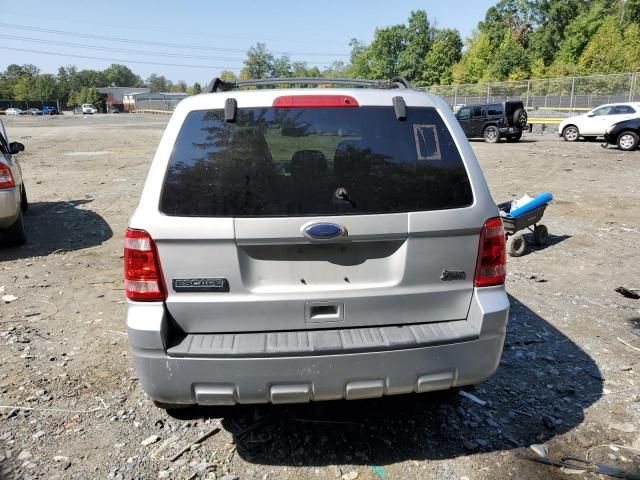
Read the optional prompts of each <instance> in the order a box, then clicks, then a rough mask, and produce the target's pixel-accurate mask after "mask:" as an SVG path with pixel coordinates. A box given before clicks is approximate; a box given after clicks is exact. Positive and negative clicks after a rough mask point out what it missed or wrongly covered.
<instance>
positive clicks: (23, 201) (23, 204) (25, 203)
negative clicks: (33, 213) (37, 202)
mask: <svg viewBox="0 0 640 480" xmlns="http://www.w3.org/2000/svg"><path fill="white" fill-rule="evenodd" d="M20 210H22V213H27V210H29V200H28V199H27V189H26V188H24V185H22V190H21V191H20Z"/></svg>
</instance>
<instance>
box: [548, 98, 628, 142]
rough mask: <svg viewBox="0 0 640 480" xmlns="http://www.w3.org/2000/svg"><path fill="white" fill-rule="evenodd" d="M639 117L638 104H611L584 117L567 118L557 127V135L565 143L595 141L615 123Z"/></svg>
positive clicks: (598, 108)
mask: <svg viewBox="0 0 640 480" xmlns="http://www.w3.org/2000/svg"><path fill="white" fill-rule="evenodd" d="M639 116H640V104H638V103H612V104H609V105H602V106H600V107H597V108H594V109H593V110H591V111H590V112H587V113H585V114H584V115H578V116H575V117H569V118H567V119H565V120H563V121H562V122H561V123H560V125H559V126H558V135H560V136H561V137H563V138H564V139H565V140H566V141H567V142H575V141H577V140H579V139H580V138H584V139H585V140H595V139H596V138H597V137H602V136H603V135H604V134H605V131H606V130H607V128H608V127H610V126H611V125H613V124H614V123H616V122H620V121H622V120H628V119H630V118H635V117H639Z"/></svg>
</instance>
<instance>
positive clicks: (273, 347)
mask: <svg viewBox="0 0 640 480" xmlns="http://www.w3.org/2000/svg"><path fill="white" fill-rule="evenodd" d="M283 84H303V85H309V84H320V85H323V86H325V87H326V86H328V85H332V86H334V87H337V86H339V85H348V86H349V87H352V88H288V89H287V88H273V87H274V86H282V85H283ZM244 87H254V89H253V90H243V88H244ZM256 87H257V88H256ZM260 87H270V88H260ZM354 87H360V88H354ZM210 91H211V92H212V93H209V94H203V95H196V96H193V97H189V98H187V99H185V100H183V101H182V102H180V103H179V104H178V106H177V107H176V110H175V112H174V114H173V116H172V117H171V120H170V121H169V124H168V125H167V128H166V131H165V133H164V135H163V137H162V139H161V141H160V145H159V147H158V150H157V152H156V155H155V158H154V160H153V162H152V164H151V168H150V171H149V175H148V177H147V180H146V183H145V186H144V189H143V192H142V197H141V198H140V203H139V205H138V207H137V209H136V211H135V212H134V213H133V215H132V217H131V219H130V222H129V229H128V230H127V232H126V239H125V290H126V294H127V297H128V302H127V325H128V331H129V341H130V345H131V348H132V351H133V357H134V362H135V365H136V369H137V372H138V375H139V378H140V383H141V385H142V387H143V388H144V390H145V391H146V392H147V393H148V394H149V396H150V397H151V398H153V399H154V400H156V401H157V402H158V403H160V404H161V405H165V406H166V405H176V404H199V405H225V404H235V403H261V402H272V403H295V402H308V401H312V400H313V401H316V400H332V399H341V398H345V399H349V400H351V399H360V398H371V397H380V396H383V395H393V394H401V393H410V392H428V391H431V390H441V389H448V388H451V387H455V386H459V385H467V384H473V383H477V382H480V381H482V380H484V379H485V378H487V377H488V376H490V375H491V374H492V373H493V372H494V371H495V370H496V368H497V366H498V363H499V361H500V355H501V352H502V346H503V343H504V337H505V329H506V323H507V317H508V312H509V300H508V298H507V295H506V292H505V287H504V280H505V274H506V273H505V263H506V254H505V236H504V231H503V228H502V222H501V220H500V217H499V216H498V209H497V207H496V204H495V202H494V201H493V199H492V198H491V194H490V193H489V189H488V187H487V183H486V181H485V178H484V176H483V174H482V171H481V170H480V166H479V164H478V162H477V160H476V157H475V155H474V153H473V150H472V149H471V147H470V145H469V142H468V141H467V139H466V138H465V135H464V133H463V131H462V129H461V128H460V125H459V124H458V122H457V120H456V118H455V117H454V116H453V114H452V113H451V109H450V108H449V106H448V105H447V104H446V103H445V102H444V101H443V100H442V99H440V98H439V97H437V96H435V95H430V94H427V93H425V92H422V91H417V90H413V89H411V88H409V85H408V83H406V81H404V80H395V81H364V80H342V79H298V80H296V79H286V80H284V79H283V80H255V81H244V82H233V83H227V82H223V81H220V80H216V81H214V82H213V84H212V86H211V87H210Z"/></svg>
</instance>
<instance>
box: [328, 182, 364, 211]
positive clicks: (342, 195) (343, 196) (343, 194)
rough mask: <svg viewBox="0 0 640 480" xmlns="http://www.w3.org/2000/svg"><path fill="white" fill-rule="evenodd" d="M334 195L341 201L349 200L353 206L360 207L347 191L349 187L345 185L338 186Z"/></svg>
mask: <svg viewBox="0 0 640 480" xmlns="http://www.w3.org/2000/svg"><path fill="white" fill-rule="evenodd" d="M333 197H334V198H335V199H336V200H338V201H340V202H347V203H349V204H351V206H352V207H353V208H358V207H357V205H356V202H354V201H353V200H351V197H350V196H349V194H348V193H347V189H346V188H344V187H340V188H338V189H337V190H336V191H335V193H334V194H333Z"/></svg>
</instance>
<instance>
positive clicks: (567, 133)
mask: <svg viewBox="0 0 640 480" xmlns="http://www.w3.org/2000/svg"><path fill="white" fill-rule="evenodd" d="M562 136H563V137H564V139H565V140H566V141H567V142H577V141H578V139H579V138H580V132H579V131H578V127H576V126H575V125H569V126H568V127H565V129H564V130H563V131H562Z"/></svg>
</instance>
